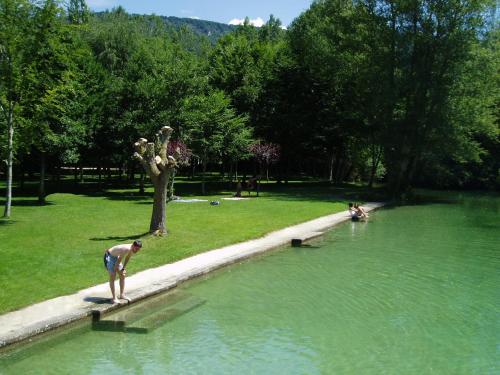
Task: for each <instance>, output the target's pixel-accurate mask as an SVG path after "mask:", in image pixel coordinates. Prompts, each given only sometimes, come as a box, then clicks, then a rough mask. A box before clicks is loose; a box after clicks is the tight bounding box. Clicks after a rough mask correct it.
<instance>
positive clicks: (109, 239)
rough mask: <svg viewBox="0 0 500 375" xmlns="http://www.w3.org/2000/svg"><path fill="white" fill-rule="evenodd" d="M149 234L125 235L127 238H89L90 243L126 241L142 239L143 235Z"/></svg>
mask: <svg viewBox="0 0 500 375" xmlns="http://www.w3.org/2000/svg"><path fill="white" fill-rule="evenodd" d="M147 234H149V231H148V232H144V233H138V234H132V235H127V236H108V237H93V238H89V240H91V241H111V240H114V241H126V240H135V239H137V238H141V237H144V236H145V235H147Z"/></svg>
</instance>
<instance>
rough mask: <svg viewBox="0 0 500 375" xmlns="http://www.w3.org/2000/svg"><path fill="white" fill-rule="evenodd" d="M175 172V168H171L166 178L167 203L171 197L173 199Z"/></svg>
mask: <svg viewBox="0 0 500 375" xmlns="http://www.w3.org/2000/svg"><path fill="white" fill-rule="evenodd" d="M175 174H176V169H175V168H173V169H172V171H171V172H170V179H169V180H168V183H167V203H168V202H170V201H171V200H172V199H174V194H175V192H174V184H175Z"/></svg>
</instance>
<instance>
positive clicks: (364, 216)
mask: <svg viewBox="0 0 500 375" xmlns="http://www.w3.org/2000/svg"><path fill="white" fill-rule="evenodd" d="M354 209H355V210H356V212H357V214H358V216H359V217H360V218H362V219H367V218H368V214H367V213H366V212H365V210H364V209H363V207H361V206H360V205H359V204H357V203H354Z"/></svg>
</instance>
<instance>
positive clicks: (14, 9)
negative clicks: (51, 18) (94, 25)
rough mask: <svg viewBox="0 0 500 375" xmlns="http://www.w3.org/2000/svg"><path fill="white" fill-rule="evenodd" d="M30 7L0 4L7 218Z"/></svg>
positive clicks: (8, 1) (9, 1) (14, 1)
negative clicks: (5, 132)
mask: <svg viewBox="0 0 500 375" xmlns="http://www.w3.org/2000/svg"><path fill="white" fill-rule="evenodd" d="M32 12H33V7H32V5H31V3H30V2H29V1H22V0H1V1H0V114H1V116H2V117H3V120H4V124H5V128H6V131H7V137H6V138H7V147H6V154H7V155H6V157H7V158H6V159H7V160H6V167H7V174H6V175H7V184H6V185H7V186H6V200H5V209H4V214H3V216H4V217H7V218H8V217H10V215H11V204H12V167H13V163H14V152H15V144H14V133H15V131H16V129H17V128H18V127H19V126H20V124H21V123H22V119H21V118H20V117H19V116H18V114H19V109H20V106H21V102H22V100H23V88H24V87H25V84H24V81H25V77H26V76H25V70H26V68H27V66H28V64H29V62H30V56H29V51H30V49H29V46H30V44H31V31H32V27H33V24H32V21H33V19H32Z"/></svg>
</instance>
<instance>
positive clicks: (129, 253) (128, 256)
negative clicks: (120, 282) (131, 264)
mask: <svg viewBox="0 0 500 375" xmlns="http://www.w3.org/2000/svg"><path fill="white" fill-rule="evenodd" d="M131 256H132V251H129V252H128V254H127V256H126V257H125V262H123V269H125V267H126V266H127V263H128V261H129V259H130V257H131Z"/></svg>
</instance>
